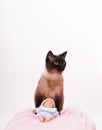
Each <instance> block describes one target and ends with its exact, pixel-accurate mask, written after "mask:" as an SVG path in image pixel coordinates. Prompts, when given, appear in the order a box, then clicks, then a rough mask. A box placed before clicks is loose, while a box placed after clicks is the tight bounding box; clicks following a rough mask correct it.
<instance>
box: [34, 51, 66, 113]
mask: <svg viewBox="0 0 102 130" xmlns="http://www.w3.org/2000/svg"><path fill="white" fill-rule="evenodd" d="M66 54H67V51H65V52H64V53H62V54H59V55H54V54H53V52H52V51H49V52H48V53H47V55H46V59H45V70H44V72H43V73H42V75H41V77H40V79H39V82H38V86H37V88H36V90H35V94H34V101H35V107H39V106H40V105H41V102H42V101H43V100H44V99H46V98H52V99H53V100H54V101H55V105H56V108H57V110H58V111H59V112H60V111H61V110H62V109H63V104H64V93H63V82H64V79H63V76H62V72H63V71H64V70H65V67H66V61H65V57H66Z"/></svg>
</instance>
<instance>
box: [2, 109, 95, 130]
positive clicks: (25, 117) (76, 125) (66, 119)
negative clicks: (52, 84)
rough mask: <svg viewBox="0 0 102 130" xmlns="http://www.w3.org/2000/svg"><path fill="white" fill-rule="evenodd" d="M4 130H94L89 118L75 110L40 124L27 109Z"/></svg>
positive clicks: (66, 110) (18, 114)
mask: <svg viewBox="0 0 102 130" xmlns="http://www.w3.org/2000/svg"><path fill="white" fill-rule="evenodd" d="M4 130H96V128H95V124H94V122H93V121H92V120H90V119H89V117H88V116H87V115H86V114H84V113H83V112H81V111H80V110H78V109H76V108H70V107H68V108H66V109H64V110H63V111H62V113H61V115H60V116H59V117H57V118H55V119H54V120H52V121H50V122H45V123H42V122H40V121H39V120H38V119H37V118H36V116H35V115H34V114H33V113H32V109H27V110H24V111H22V112H19V113H17V114H16V115H15V116H14V117H13V119H12V120H11V121H9V122H8V124H7V126H6V127H5V129H4Z"/></svg>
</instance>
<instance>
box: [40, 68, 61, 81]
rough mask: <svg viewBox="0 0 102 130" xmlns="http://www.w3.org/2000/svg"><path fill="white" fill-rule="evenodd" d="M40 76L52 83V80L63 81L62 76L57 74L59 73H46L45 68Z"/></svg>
mask: <svg viewBox="0 0 102 130" xmlns="http://www.w3.org/2000/svg"><path fill="white" fill-rule="evenodd" d="M42 75H43V76H44V77H46V78H47V79H49V80H52V81H54V80H63V76H62V74H59V73H56V72H53V73H50V72H48V71H47V69H46V67H45V70H44V72H43V73H42Z"/></svg>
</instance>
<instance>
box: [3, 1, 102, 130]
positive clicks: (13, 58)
mask: <svg viewBox="0 0 102 130" xmlns="http://www.w3.org/2000/svg"><path fill="white" fill-rule="evenodd" d="M49 50H52V51H53V53H54V54H60V53H62V52H64V51H66V50H67V51H68V54H67V57H66V61H67V66H66V69H65V71H64V73H63V76H64V81H65V83H64V90H65V104H64V107H67V106H74V107H76V108H78V109H80V110H82V111H83V112H84V113H86V114H87V115H88V116H89V117H90V118H91V119H92V120H93V121H94V122H95V124H96V127H97V130H102V126H101V122H102V4H101V0H100V1H99V0H97V1H95V0H70V1H68V0H51V1H48V0H0V129H2V128H3V127H4V126H5V125H6V124H7V122H8V121H9V120H10V119H11V118H12V117H13V116H14V115H15V114H16V113H18V112H19V111H21V110H23V109H26V108H34V102H33V96H34V89H35V87H36V85H37V82H38V79H39V77H40V75H41V73H42V72H43V69H44V63H45V56H46V53H47V52H48V51H49Z"/></svg>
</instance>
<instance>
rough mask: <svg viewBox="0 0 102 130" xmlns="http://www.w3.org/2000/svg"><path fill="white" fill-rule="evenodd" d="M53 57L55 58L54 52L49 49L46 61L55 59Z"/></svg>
mask: <svg viewBox="0 0 102 130" xmlns="http://www.w3.org/2000/svg"><path fill="white" fill-rule="evenodd" d="M53 59H54V54H53V53H52V51H49V52H48V53H47V56H46V61H53Z"/></svg>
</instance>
